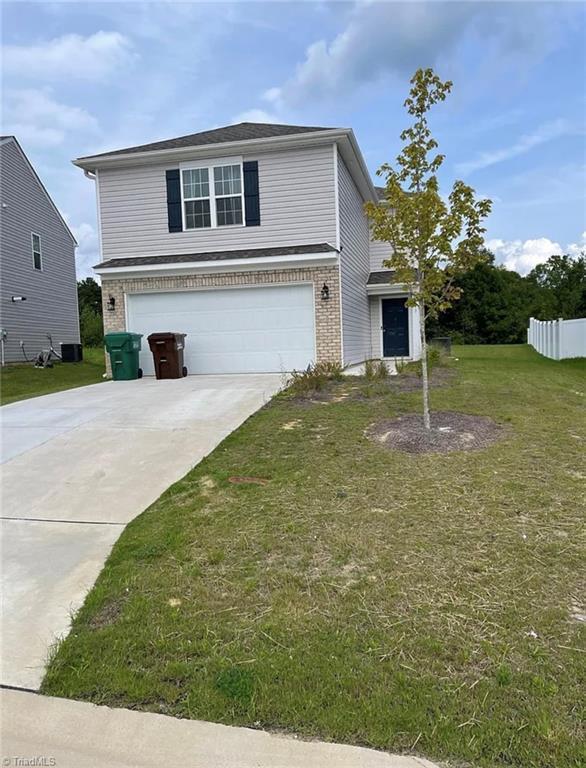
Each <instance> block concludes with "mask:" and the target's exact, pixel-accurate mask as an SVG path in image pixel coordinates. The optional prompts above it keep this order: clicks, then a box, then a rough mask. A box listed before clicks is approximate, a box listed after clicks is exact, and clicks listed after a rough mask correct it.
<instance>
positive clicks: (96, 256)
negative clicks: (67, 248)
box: [70, 222, 100, 280]
mask: <svg viewBox="0 0 586 768" xmlns="http://www.w3.org/2000/svg"><path fill="white" fill-rule="evenodd" d="M70 227H71V231H72V232H73V236H74V237H75V239H76V240H77V250H76V252H75V261H76V271H77V279H78V280H83V278H84V277H94V278H95V277H96V275H95V274H94V272H93V270H92V267H93V266H94V264H97V263H98V261H99V260H100V246H99V240H98V233H97V232H96V230H95V229H94V227H93V226H92V225H91V224H88V223H86V222H82V223H81V224H79V225H78V226H72V225H71V224H70Z"/></svg>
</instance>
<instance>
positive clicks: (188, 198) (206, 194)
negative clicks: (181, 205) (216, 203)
mask: <svg viewBox="0 0 586 768" xmlns="http://www.w3.org/2000/svg"><path fill="white" fill-rule="evenodd" d="M183 199H184V201H185V229H201V228H202V227H211V226H212V219H211V214H210V178H209V171H208V169H207V168H190V169H189V170H187V171H183Z"/></svg>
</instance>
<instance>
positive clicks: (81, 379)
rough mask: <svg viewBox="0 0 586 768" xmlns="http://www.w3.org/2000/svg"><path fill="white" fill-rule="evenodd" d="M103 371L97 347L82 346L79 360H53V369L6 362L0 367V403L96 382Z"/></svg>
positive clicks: (101, 353)
mask: <svg viewBox="0 0 586 768" xmlns="http://www.w3.org/2000/svg"><path fill="white" fill-rule="evenodd" d="M105 370H106V368H105V365H104V350H103V349H102V348H101V347H100V348H99V349H85V348H84V350H83V362H82V363H65V364H64V363H59V362H56V363H55V365H54V366H53V368H35V367H34V366H33V364H32V363H17V364H10V365H6V366H5V367H4V368H0V405H6V404H7V403H13V402H15V401H16V400H24V399H25V398H28V397H38V396H39V395H48V394H49V393H50V392H60V391H61V390H63V389H71V388H72V387H84V386H85V385H86V384H96V383H97V382H99V381H102V376H103V374H104V372H105Z"/></svg>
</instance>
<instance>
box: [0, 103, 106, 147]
mask: <svg viewBox="0 0 586 768" xmlns="http://www.w3.org/2000/svg"><path fill="white" fill-rule="evenodd" d="M3 107H4V109H3V112H4V114H3V128H2V130H3V131H4V133H10V134H14V135H15V136H16V137H17V138H18V139H19V141H21V142H22V143H23V144H25V145H28V146H34V147H41V148H42V147H47V148H49V147H55V146H58V145H59V144H62V143H63V142H64V141H65V138H66V136H67V135H68V134H69V133H73V132H78V131H82V132H83V131H87V132H90V133H95V132H97V130H98V123H97V120H96V119H95V117H94V116H93V115H90V113H89V112H87V111H86V110H85V109H82V108H81V107H72V106H68V105H67V104H61V103H60V102H58V101H56V100H55V99H54V98H53V96H52V93H51V91H50V90H40V89H37V88H24V89H20V90H8V91H6V93H5V94H4V104H3Z"/></svg>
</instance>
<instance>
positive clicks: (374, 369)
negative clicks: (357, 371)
mask: <svg viewBox="0 0 586 768" xmlns="http://www.w3.org/2000/svg"><path fill="white" fill-rule="evenodd" d="M388 375H389V369H388V368H387V365H386V363H385V361H384V360H367V361H366V362H365V363H364V376H365V378H366V379H367V380H368V381H381V380H383V379H386V378H387V377H388Z"/></svg>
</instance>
